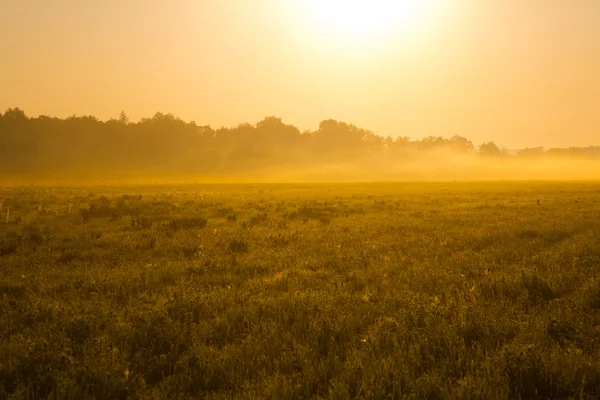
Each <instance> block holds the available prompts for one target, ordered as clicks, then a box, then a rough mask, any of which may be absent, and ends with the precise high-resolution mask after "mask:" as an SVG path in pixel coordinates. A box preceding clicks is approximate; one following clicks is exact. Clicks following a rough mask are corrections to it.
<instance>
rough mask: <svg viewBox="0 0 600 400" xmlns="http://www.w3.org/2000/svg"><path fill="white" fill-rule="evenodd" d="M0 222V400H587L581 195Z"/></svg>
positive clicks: (593, 235) (31, 206)
mask: <svg viewBox="0 0 600 400" xmlns="http://www.w3.org/2000/svg"><path fill="white" fill-rule="evenodd" d="M0 202H1V204H2V205H1V207H0V398H9V399H48V398H50V399H84V398H95V399H128V398H132V399H138V398H139V399H142V398H144V399H146V398H148V399H186V398H189V399H194V398H209V399H221V398H227V399H231V398H234V399H237V398H240V399H246V398H267V399H318V398H323V399H324V398H331V399H349V398H378V399H382V398H412V399H420V398H427V399H453V398H462V399H533V398H564V399H568V398H573V399H597V398H600V269H599V267H600V207H599V204H600V182H571V183H568V182H438V183H435V182H429V183H418V182H412V183H409V182H406V183H332V184H326V183H322V184H230V185H225V184H213V185H200V184H168V185H167V184H164V185H158V184H155V185H150V184H147V185H141V184H140V185H125V184H118V185H117V184H114V185H93V186H83V185H80V186H77V185H72V186H67V185H64V186H60V185H56V186H45V185H29V186H24V185H13V186H4V187H0Z"/></svg>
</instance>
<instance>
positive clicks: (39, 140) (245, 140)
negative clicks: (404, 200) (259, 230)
mask: <svg viewBox="0 0 600 400" xmlns="http://www.w3.org/2000/svg"><path fill="white" fill-rule="evenodd" d="M484 159H485V160H488V161H489V160H501V161H503V162H505V163H506V162H515V161H516V160H518V161H527V162H529V163H531V162H532V161H534V162H543V160H550V159H551V160H554V161H556V160H562V161H569V160H571V161H572V160H579V161H581V160H585V161H590V160H594V161H596V160H600V146H590V147H572V148H550V149H544V148H543V147H537V148H526V149H521V150H518V151H508V150H506V149H503V148H501V147H499V146H498V145H496V144H495V143H494V142H486V143H482V144H480V145H477V146H476V145H474V144H473V142H472V141H471V140H469V139H467V138H465V137H462V136H459V135H455V136H452V137H450V138H444V137H441V136H440V137H434V136H429V137H425V138H421V139H414V138H409V137H406V136H403V135H393V136H380V135H377V134H375V133H373V132H372V131H370V130H367V129H363V128H359V127H357V126H355V125H353V124H350V123H346V122H341V121H337V120H333V119H329V120H324V121H322V122H321V123H320V124H319V127H318V129H316V130H307V131H303V132H302V131H300V130H299V129H298V128H297V127H295V126H293V125H288V124H285V123H284V122H283V121H282V120H281V119H280V118H277V117H273V116H270V117H265V118H264V119H263V120H262V121H260V122H258V123H256V124H250V123H244V124H240V125H238V126H236V127H229V128H228V127H221V128H217V129H214V128H212V127H210V126H205V125H199V124H197V123H196V122H193V121H192V122H185V121H183V120H181V119H180V118H177V117H175V116H174V115H173V114H163V113H156V114H155V115H154V116H153V117H152V118H143V119H141V120H140V121H139V122H132V121H130V120H129V118H128V117H127V115H126V114H125V112H122V113H121V115H120V117H119V118H118V119H110V120H108V121H101V120H99V119H98V118H96V117H93V116H72V117H69V118H66V119H61V118H56V117H49V116H43V115H41V116H39V117H36V118H31V117H28V116H27V115H26V113H25V112H24V111H23V110H21V109H19V108H9V109H7V110H6V111H5V112H4V113H0V176H4V177H11V176H13V177H14V176H17V177H22V176H34V177H36V178H45V177H50V176H57V175H58V176H67V175H68V176H71V177H90V176H95V177H100V176H105V175H110V174H111V173H114V174H126V175H132V176H133V175H135V174H141V173H143V174H148V173H151V174H158V175H169V174H170V175H178V174H185V175H215V176H226V175H231V174H240V173H245V174H252V173H254V172H261V171H274V170H278V171H281V170H299V169H306V168H311V167H314V168H317V167H320V166H323V165H344V166H348V165H352V166H354V167H356V168H362V169H370V170H374V171H382V170H386V169H389V168H390V167H392V166H393V167H394V168H402V167H403V166H404V167H406V169H408V168H411V167H412V168H415V165H416V164H415V163H422V164H423V163H424V164H431V163H436V165H438V166H442V167H445V166H446V165H447V164H456V163H457V160H458V161H460V162H462V163H464V162H472V161H473V160H484ZM488 164H489V163H488ZM61 174H62V175H61ZM400 177H401V176H400ZM404 177H406V176H404ZM371 178H373V176H371ZM375 178H376V176H375ZM419 178H423V177H422V176H421V177H419Z"/></svg>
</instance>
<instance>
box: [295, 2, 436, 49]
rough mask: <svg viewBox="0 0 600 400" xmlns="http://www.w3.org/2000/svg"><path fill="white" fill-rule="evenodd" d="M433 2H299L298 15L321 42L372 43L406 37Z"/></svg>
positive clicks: (423, 18) (420, 21) (431, 6)
mask: <svg viewBox="0 0 600 400" xmlns="http://www.w3.org/2000/svg"><path fill="white" fill-rule="evenodd" d="M435 1H437V0H303V1H302V2H300V4H302V5H301V10H299V11H300V13H301V14H304V18H305V19H306V20H307V22H308V23H309V24H310V29H312V30H313V31H314V32H316V33H317V34H318V35H319V36H320V37H321V39H323V40H330V39H335V40H336V41H337V42H338V43H339V44H343V43H347V44H353V45H358V44H361V43H367V44H368V43H372V42H374V41H376V40H378V39H381V38H383V37H386V36H391V35H394V34H402V33H404V34H407V33H408V32H410V31H413V30H414V28H416V27H418V26H419V25H421V24H423V23H424V21H425V20H427V15H428V14H429V13H431V11H432V8H433V5H434V2H435Z"/></svg>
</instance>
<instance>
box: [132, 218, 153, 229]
mask: <svg viewBox="0 0 600 400" xmlns="http://www.w3.org/2000/svg"><path fill="white" fill-rule="evenodd" d="M130 224H131V227H132V228H133V229H150V228H152V220H151V219H150V218H148V217H144V216H138V217H132V218H131V221H130Z"/></svg>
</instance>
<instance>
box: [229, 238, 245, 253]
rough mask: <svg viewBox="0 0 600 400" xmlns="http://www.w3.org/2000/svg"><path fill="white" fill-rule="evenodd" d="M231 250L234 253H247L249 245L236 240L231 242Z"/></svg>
mask: <svg viewBox="0 0 600 400" xmlns="http://www.w3.org/2000/svg"><path fill="white" fill-rule="evenodd" d="M229 250H231V251H232V252H233V253H247V252H248V243H246V242H245V241H243V240H237V239H234V240H232V241H230V242H229Z"/></svg>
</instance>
